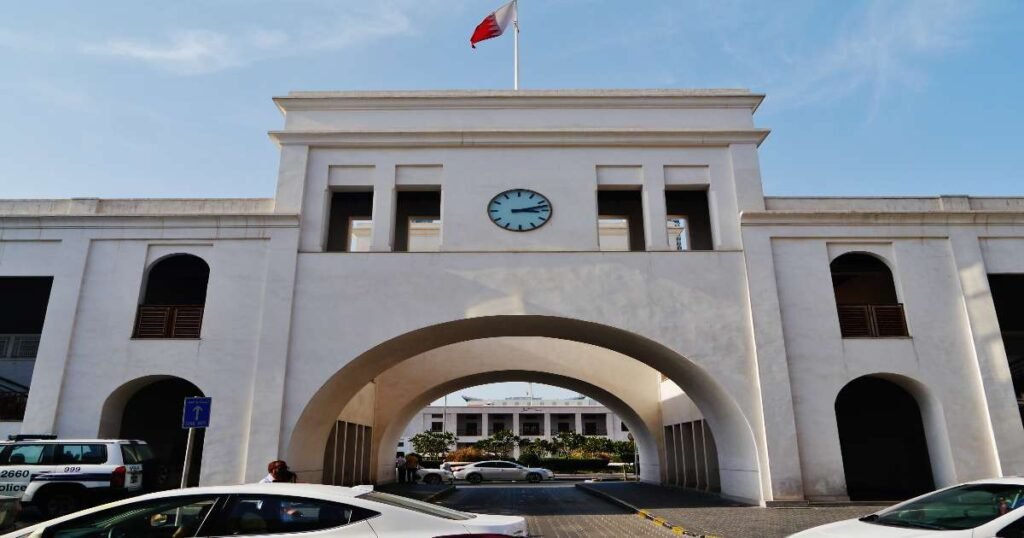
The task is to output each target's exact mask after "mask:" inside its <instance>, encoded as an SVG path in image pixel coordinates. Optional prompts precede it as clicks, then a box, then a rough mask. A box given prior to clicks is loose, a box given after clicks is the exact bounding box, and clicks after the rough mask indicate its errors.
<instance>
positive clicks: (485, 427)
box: [480, 413, 490, 437]
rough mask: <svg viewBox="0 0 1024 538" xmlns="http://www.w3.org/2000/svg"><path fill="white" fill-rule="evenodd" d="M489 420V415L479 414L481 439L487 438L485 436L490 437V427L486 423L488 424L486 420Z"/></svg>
mask: <svg viewBox="0 0 1024 538" xmlns="http://www.w3.org/2000/svg"><path fill="white" fill-rule="evenodd" d="M489 418H490V413H480V436H481V437H487V436H489V435H490V426H489V425H488V422H490V421H489V420H488V419H489Z"/></svg>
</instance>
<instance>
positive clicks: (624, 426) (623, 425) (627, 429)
mask: <svg viewBox="0 0 1024 538" xmlns="http://www.w3.org/2000/svg"><path fill="white" fill-rule="evenodd" d="M620 424H622V431H624V432H628V431H629V428H628V427H626V423H625V422H620Z"/></svg>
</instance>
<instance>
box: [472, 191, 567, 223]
mask: <svg viewBox="0 0 1024 538" xmlns="http://www.w3.org/2000/svg"><path fill="white" fill-rule="evenodd" d="M487 216H488V217H490V218H491V222H493V223H494V224H496V225H498V226H499V227H501V228H504V229H506V230H511V231H513V232H528V231H530V230H536V229H537V228H540V227H541V226H544V225H545V224H546V223H547V222H548V221H549V220H551V202H549V201H548V199H547V198H545V197H544V195H543V194H540V193H539V192H536V191H531V190H529V189H512V190H510V191H505V192H503V193H500V194H498V195H497V196H495V197H494V198H491V202H490V203H489V204H487Z"/></svg>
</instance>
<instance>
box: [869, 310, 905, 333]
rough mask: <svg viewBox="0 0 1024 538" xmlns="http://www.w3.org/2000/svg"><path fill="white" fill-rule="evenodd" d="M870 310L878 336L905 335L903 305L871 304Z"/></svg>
mask: <svg viewBox="0 0 1024 538" xmlns="http://www.w3.org/2000/svg"><path fill="white" fill-rule="evenodd" d="M872 310H873V312H872V314H873V317H874V321H875V329H876V331H877V332H876V334H877V335H878V336H907V320H906V318H905V317H904V316H903V305H901V304H893V305H888V304H886V305H873V306H872Z"/></svg>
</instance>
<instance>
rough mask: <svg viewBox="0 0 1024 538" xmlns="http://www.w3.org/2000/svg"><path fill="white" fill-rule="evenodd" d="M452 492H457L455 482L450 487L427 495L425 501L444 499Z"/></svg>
mask: <svg viewBox="0 0 1024 538" xmlns="http://www.w3.org/2000/svg"><path fill="white" fill-rule="evenodd" d="M452 493H455V484H449V485H448V487H446V488H444V489H442V490H441V491H438V492H436V493H431V494H430V495H427V496H426V497H424V498H423V501H424V502H428V503H429V502H434V501H440V500H441V499H444V498H445V497H447V496H449V495H451V494H452Z"/></svg>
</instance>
